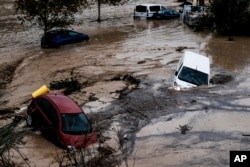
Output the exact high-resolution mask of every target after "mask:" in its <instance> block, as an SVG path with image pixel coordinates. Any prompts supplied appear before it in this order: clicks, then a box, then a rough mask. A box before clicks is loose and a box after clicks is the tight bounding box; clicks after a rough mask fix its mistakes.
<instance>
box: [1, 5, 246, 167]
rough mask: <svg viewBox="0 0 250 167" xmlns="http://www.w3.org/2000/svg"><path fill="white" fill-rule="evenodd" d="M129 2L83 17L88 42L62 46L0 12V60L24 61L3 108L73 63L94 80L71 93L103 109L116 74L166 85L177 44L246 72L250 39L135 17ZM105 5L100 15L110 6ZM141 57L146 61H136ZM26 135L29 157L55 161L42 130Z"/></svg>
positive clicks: (117, 85)
mask: <svg viewBox="0 0 250 167" xmlns="http://www.w3.org/2000/svg"><path fill="white" fill-rule="evenodd" d="M133 6H134V4H133V3H132V4H129V5H128V6H126V7H122V8H119V9H122V10H120V11H122V12H121V13H120V14H121V15H125V16H127V17H121V19H117V18H114V19H112V18H111V19H107V20H106V21H104V22H102V23H100V24H99V23H96V22H87V23H85V24H84V25H82V26H76V27H74V29H75V30H77V31H79V32H85V33H88V34H89V35H90V38H91V40H90V42H89V43H79V44H72V45H67V46H63V47H61V48H60V49H41V48H40V37H41V35H42V32H41V31H40V30H39V29H38V28H34V27H33V28H29V29H25V28H23V27H20V26H19V25H18V24H17V23H16V22H15V21H11V20H12V17H10V18H9V19H8V16H4V17H3V16H2V17H1V18H0V25H1V28H0V34H1V36H2V38H0V59H1V61H0V65H1V66H4V65H5V64H12V63H13V62H14V61H16V60H19V59H22V62H21V63H20V64H18V65H16V70H15V73H14V76H13V79H12V81H11V83H9V84H8V85H7V89H6V90H5V93H4V95H3V96H2V97H0V102H1V103H0V104H4V106H2V107H13V106H14V107H22V106H26V105H27V104H28V103H29V99H30V98H31V93H32V92H33V91H34V90H36V89H37V88H39V87H40V86H41V85H43V84H47V85H48V84H49V83H50V82H51V81H53V80H59V79H62V78H65V77H68V76H69V75H70V71H71V69H73V68H74V69H75V71H76V72H77V74H78V75H79V76H80V81H81V82H84V81H88V82H90V83H92V85H91V86H89V87H87V88H84V89H82V90H81V92H80V93H78V94H73V95H71V96H72V97H73V98H74V99H75V100H76V101H77V102H78V103H79V104H84V105H85V106H84V107H86V106H87V107H86V108H88V109H89V110H90V111H93V110H94V109H93V108H94V107H93V106H92V105H91V104H89V103H88V96H89V95H90V94H95V95H96V96H97V97H98V98H100V99H101V100H100V101H99V103H95V104H94V105H95V108H101V107H102V106H104V105H105V104H109V102H110V101H112V100H115V97H116V95H114V93H111V92H115V91H116V90H122V89H123V88H124V87H126V84H125V83H123V82H121V81H117V82H112V88H113V89H109V88H110V87H109V86H110V85H111V82H110V78H112V77H114V76H117V75H123V74H127V73H133V74H134V75H135V76H136V77H138V78H140V79H143V78H150V79H152V80H163V81H164V82H166V83H167V84H169V85H170V84H171V79H170V78H171V77H172V73H173V71H174V69H175V65H176V64H175V63H173V62H177V60H178V59H179V57H180V56H181V54H182V53H181V52H177V51H176V50H175V49H176V48H177V47H180V46H183V47H187V48H188V49H189V50H193V51H194V52H198V53H202V54H204V55H206V56H209V57H210V58H211V60H212V63H213V64H215V65H219V66H222V67H223V68H225V69H228V70H230V71H243V72H244V70H246V69H248V68H249V53H250V47H249V46H250V38H248V37H233V38H234V40H233V41H228V40H227V38H228V37H221V36H217V35H214V34H212V33H210V32H208V31H207V30H206V31H200V32H195V31H194V30H193V29H191V28H190V27H187V26H186V25H184V24H183V23H182V22H180V20H178V19H177V20H176V19H175V20H165V21H147V20H134V19H133V17H132V8H133ZM7 7H8V6H7ZM7 7H6V8H7ZM7 9H8V8H7ZM105 9H106V10H104V11H103V14H104V15H105V14H106V13H108V11H111V10H113V9H114V8H105ZM91 12H92V11H90V12H86V13H87V15H84V16H85V17H88V16H90V17H93V16H92V15H91V14H93V12H92V13H91ZM86 13H85V14H86ZM107 17H110V15H107ZM9 22H11V23H10V24H9ZM9 25H11V26H9ZM140 61H144V62H145V63H143V64H139V63H138V62H140ZM246 72H247V71H246ZM1 73H4V70H2V69H1ZM107 99H108V100H107ZM98 105H100V106H98ZM26 139H27V140H28V142H27V144H26V145H25V146H24V147H23V149H24V151H23V152H25V154H26V155H27V157H29V159H30V161H31V162H32V165H33V163H34V164H36V162H38V163H39V164H41V163H42V162H45V164H44V166H47V165H48V164H49V163H51V161H53V160H54V159H53V158H48V157H49V156H50V154H52V155H55V154H54V153H53V152H54V151H48V150H50V149H51V150H57V148H55V147H54V145H51V143H48V142H47V141H46V140H45V139H44V138H42V137H41V136H40V135H37V136H34V135H31V136H29V137H27V138H26ZM48 148H49V149H48ZM33 155H36V156H35V157H34V156H33ZM50 157H52V156H50ZM45 159H46V160H45ZM46 163H47V164H46ZM34 166H35V165H34Z"/></svg>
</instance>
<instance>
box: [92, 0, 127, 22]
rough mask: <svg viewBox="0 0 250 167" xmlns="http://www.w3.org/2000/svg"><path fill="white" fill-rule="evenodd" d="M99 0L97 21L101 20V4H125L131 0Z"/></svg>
mask: <svg viewBox="0 0 250 167" xmlns="http://www.w3.org/2000/svg"><path fill="white" fill-rule="evenodd" d="M95 1H97V7H98V18H97V21H98V22H100V21H101V4H108V5H123V4H125V3H126V2H128V1H129V0H95Z"/></svg>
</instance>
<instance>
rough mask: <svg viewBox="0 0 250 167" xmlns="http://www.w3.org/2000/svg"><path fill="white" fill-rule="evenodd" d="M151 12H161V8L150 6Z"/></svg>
mask: <svg viewBox="0 0 250 167" xmlns="http://www.w3.org/2000/svg"><path fill="white" fill-rule="evenodd" d="M149 10H150V11H151V12H156V11H159V10H161V7H160V6H150V7H149Z"/></svg>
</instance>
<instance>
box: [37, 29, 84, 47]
mask: <svg viewBox="0 0 250 167" xmlns="http://www.w3.org/2000/svg"><path fill="white" fill-rule="evenodd" d="M88 40H89V36H88V35H87V34H83V33H79V32H75V31H72V30H66V29H57V30H51V31H48V32H47V33H45V34H44V35H43V37H42V40H41V47H42V48H58V47H60V46H61V45H65V44H71V43H77V42H83V41H88Z"/></svg>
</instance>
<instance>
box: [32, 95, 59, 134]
mask: <svg viewBox="0 0 250 167" xmlns="http://www.w3.org/2000/svg"><path fill="white" fill-rule="evenodd" d="M37 104H38V106H39V108H40V109H41V110H42V113H43V114H44V117H45V119H46V122H45V124H44V127H43V129H42V130H43V132H44V133H45V135H47V136H49V137H50V138H51V139H56V138H57V136H58V135H57V131H58V128H59V116H58V112H57V110H56V108H55V107H54V106H53V105H52V103H51V102H50V101H49V100H47V99H44V98H40V99H38V100H37Z"/></svg>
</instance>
